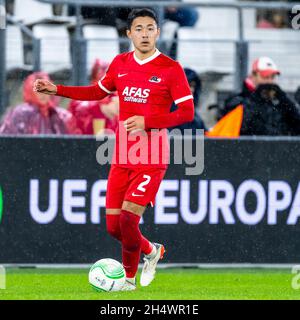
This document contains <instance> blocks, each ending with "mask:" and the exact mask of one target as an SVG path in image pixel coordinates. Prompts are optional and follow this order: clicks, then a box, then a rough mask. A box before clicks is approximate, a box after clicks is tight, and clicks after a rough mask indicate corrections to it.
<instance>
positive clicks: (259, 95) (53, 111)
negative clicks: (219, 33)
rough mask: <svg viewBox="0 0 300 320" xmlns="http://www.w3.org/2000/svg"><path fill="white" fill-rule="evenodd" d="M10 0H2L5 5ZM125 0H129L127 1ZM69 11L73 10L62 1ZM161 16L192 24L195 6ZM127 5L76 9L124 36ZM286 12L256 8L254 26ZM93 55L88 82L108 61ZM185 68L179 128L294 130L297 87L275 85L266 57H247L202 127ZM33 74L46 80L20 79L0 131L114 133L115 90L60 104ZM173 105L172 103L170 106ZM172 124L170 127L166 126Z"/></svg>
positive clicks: (192, 78) (299, 121) (212, 132)
mask: <svg viewBox="0 0 300 320" xmlns="http://www.w3.org/2000/svg"><path fill="white" fill-rule="evenodd" d="M179 1H180V0H179ZM11 2H12V1H8V2H7V5H8V8H9V4H10V3H11ZM128 2H130V0H129V1H128ZM68 10H69V14H70V15H72V14H74V12H75V8H74V7H73V6H72V5H69V6H68ZM162 10H163V12H160V13H162V15H163V18H164V20H172V21H176V22H177V23H178V24H179V25H180V26H190V27H191V26H194V25H195V24H196V22H197V20H198V19H200V18H201V17H199V11H197V10H196V8H194V7H189V6H187V7H185V6H183V7H167V8H165V9H162ZM129 11H130V8H123V7H122V8H117V7H105V8H103V7H85V6H83V7H82V8H81V14H82V16H83V18H84V19H85V20H86V21H89V20H94V21H95V20H96V22H97V23H101V24H107V25H114V26H116V27H117V29H118V31H119V34H120V36H125V35H126V32H125V30H126V19H127V16H128V13H129ZM288 14H289V13H287V12H283V11H278V10H277V11H272V10H271V11H270V10H264V11H262V10H261V11H259V13H258V17H257V27H258V28H284V27H289V26H288V24H287V21H290V19H287V16H288ZM99 58H100V59H97V60H96V61H95V63H94V65H93V67H92V70H91V72H90V80H91V83H92V84H94V83H97V82H98V81H99V79H101V78H102V77H103V76H104V74H105V72H106V70H107V68H108V65H109V63H108V62H106V61H102V60H101V57H99ZM184 70H185V73H186V76H187V79H188V82H189V84H190V87H191V91H192V94H193V96H194V104H195V117H194V120H193V121H192V122H190V123H187V124H184V125H182V126H180V127H179V129H180V130H181V131H182V130H184V129H192V133H193V134H197V133H196V129H203V130H204V131H205V133H206V136H208V137H239V136H240V135H271V136H274V135H300V109H299V108H300V107H299V105H300V87H299V89H298V90H297V91H296V93H295V95H294V96H293V97H291V96H288V95H287V94H286V93H285V92H284V91H283V90H282V89H281V88H280V86H279V85H278V81H277V80H278V77H279V76H280V77H284V74H283V75H281V72H280V70H279V69H278V67H277V65H276V63H275V62H274V61H273V60H272V59H271V58H270V57H258V58H257V59H256V60H255V61H253V62H252V69H251V74H249V76H248V77H247V78H246V79H245V80H244V82H243V88H242V91H241V92H237V93H235V92H234V93H230V94H229V96H228V97H227V98H226V99H225V101H224V103H219V104H218V105H216V106H215V107H216V108H217V123H216V124H215V126H214V127H212V128H207V127H206V126H205V123H204V122H203V120H202V119H201V116H200V113H199V110H200V109H201V105H200V104H201V103H200V100H201V99H200V97H201V94H202V84H201V79H200V77H199V75H198V74H197V73H196V72H195V71H194V70H192V69H189V68H185V69H184ZM37 78H43V79H48V80H50V81H51V79H50V77H49V75H48V74H47V73H45V72H35V73H33V74H31V75H29V76H28V77H27V78H26V79H25V81H24V83H23V102H22V103H21V104H19V105H17V106H12V107H10V108H8V110H7V112H6V113H5V114H4V115H3V117H2V119H1V121H0V134H72V135H74V134H75V135H77V134H80V135H96V134H101V133H108V132H114V131H115V130H116V128H117V126H118V113H119V99H118V95H117V94H116V93H113V94H111V95H109V96H107V97H106V98H105V99H103V100H101V101H70V102H69V105H68V107H67V108H62V107H61V106H60V103H61V101H60V99H59V98H58V97H54V96H48V95H44V94H39V93H37V92H34V91H33V90H32V87H33V82H34V81H35V80H36V79H37ZM170 108H171V109H170V110H171V111H174V110H176V106H175V105H172V106H170ZM170 129H172V128H170Z"/></svg>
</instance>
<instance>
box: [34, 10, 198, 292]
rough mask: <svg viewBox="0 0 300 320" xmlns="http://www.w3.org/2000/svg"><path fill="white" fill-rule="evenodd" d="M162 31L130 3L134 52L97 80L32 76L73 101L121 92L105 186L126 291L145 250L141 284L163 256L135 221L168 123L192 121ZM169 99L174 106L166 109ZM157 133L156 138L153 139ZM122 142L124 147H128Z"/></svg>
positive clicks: (157, 178)
mask: <svg viewBox="0 0 300 320" xmlns="http://www.w3.org/2000/svg"><path fill="white" fill-rule="evenodd" d="M159 34H160V29H159V27H158V20H157V16H156V14H155V12H154V11H152V10H151V9H134V10H132V11H131V13H130V14H129V16H128V30H127V35H128V37H129V38H130V39H131V40H132V42H133V46H134V51H132V52H128V53H122V54H119V55H117V56H116V57H115V58H114V59H113V61H112V62H111V64H110V66H109V68H108V70H107V72H106V74H105V76H104V77H103V78H102V79H101V80H100V81H99V82H98V84H96V85H93V86H80V87H72V86H62V85H54V84H53V83H50V82H49V81H45V80H37V81H36V83H35V85H34V90H35V91H38V92H43V93H46V94H55V95H59V96H63V97H68V98H72V99H77V100H100V99H102V98H104V97H106V96H107V95H109V94H111V93H112V92H114V91H117V92H118V95H119V99H120V122H119V128H118V130H117V132H116V143H115V151H114V159H115V162H114V163H113V164H112V165H111V169H110V172H109V177H108V184H107V193H106V225H107V231H108V233H109V234H110V235H112V236H113V237H114V238H116V239H117V240H119V241H120V242H121V244H122V260H123V266H124V269H125V272H126V283H125V285H124V287H123V288H122V290H124V291H125V290H134V289H136V279H135V277H136V273H137V269H138V263H139V260H140V254H141V252H142V253H143V254H144V255H145V257H144V261H145V262H144V266H143V270H142V274H141V279H140V284H141V285H142V286H148V285H149V284H150V283H151V281H152V280H153V279H154V275H155V269H156V265H157V263H158V261H159V260H160V259H161V258H162V257H163V254H164V251H165V249H164V246H163V245H162V244H158V243H151V242H150V241H149V240H147V239H146V238H145V237H144V236H143V235H142V234H141V232H140V230H139V222H140V219H141V216H142V215H143V213H144V211H145V208H146V206H147V205H149V204H151V205H152V206H153V203H154V199H155V195H156V193H157V191H158V188H159V185H160V183H161V181H162V179H163V177H164V175H165V172H166V169H167V162H166V161H165V160H166V157H165V155H166V154H168V153H169V149H168V139H167V130H166V128H169V127H174V126H177V125H180V124H183V123H186V122H190V121H192V120H193V117H194V104H193V96H192V94H191V91H190V88H189V85H188V82H187V79H186V76H185V74H184V71H183V69H182V67H181V66H180V64H179V63H178V62H176V61H174V60H172V59H171V58H169V57H167V56H165V55H164V54H162V53H161V52H159V50H158V49H157V48H156V41H157V39H158V37H159ZM99 55H101V53H99ZM173 101H174V102H175V104H176V105H177V106H178V108H177V110H176V111H174V112H170V107H171V105H172V102H173ZM152 129H155V130H152ZM141 131H142V132H143V133H145V132H146V134H145V135H139V140H138V142H137V141H134V137H135V135H138V133H140V132H141ZM153 131H154V132H153ZM157 138H159V140H158V141H159V143H151V141H152V142H153V141H154V139H157ZM124 139H125V140H124ZM124 141H125V143H124ZM155 141H157V140H155ZM135 144H139V146H142V147H141V148H142V149H141V150H142V151H141V150H140V152H141V153H142V154H143V155H146V156H145V157H146V159H145V157H144V159H143V160H146V161H139V163H137V162H136V158H135V157H133V154H134V152H131V151H132V149H131V148H134V146H135ZM124 145H127V149H125V151H124V150H123V149H122V147H123V146H124ZM153 147H154V148H155V149H154V150H153ZM151 148H152V149H151ZM128 150H129V151H128ZM160 151H161V153H160ZM124 152H125V154H124ZM157 154H159V155H161V156H159V157H158V161H157V158H156V159H154V160H153V156H154V158H155V156H156V155H157ZM124 157H125V159H124ZM124 160H125V161H124Z"/></svg>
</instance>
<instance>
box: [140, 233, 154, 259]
mask: <svg viewBox="0 0 300 320" xmlns="http://www.w3.org/2000/svg"><path fill="white" fill-rule="evenodd" d="M141 240H142V243H141V249H142V253H143V254H146V255H148V254H150V253H151V252H152V249H153V244H152V243H151V242H150V241H149V240H148V239H146V238H145V237H144V236H143V235H142V239H141Z"/></svg>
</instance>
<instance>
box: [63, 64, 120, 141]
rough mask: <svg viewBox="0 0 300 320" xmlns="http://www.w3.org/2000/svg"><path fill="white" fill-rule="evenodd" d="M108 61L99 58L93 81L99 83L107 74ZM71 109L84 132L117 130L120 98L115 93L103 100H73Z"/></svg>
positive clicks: (94, 68)
mask: <svg viewBox="0 0 300 320" xmlns="http://www.w3.org/2000/svg"><path fill="white" fill-rule="evenodd" d="M108 65H109V64H108V63H106V62H104V61H101V60H99V59H97V60H96V61H95V63H94V65H93V68H92V72H91V83H92V84H94V83H97V82H98V81H99V80H100V79H101V78H102V77H103V76H104V74H105V72H106V70H107V68H108ZM69 111H70V112H71V113H72V114H73V115H74V117H75V118H76V121H77V126H78V128H80V130H81V132H82V134H90V135H93V134H99V133H102V132H103V131H104V130H105V129H106V132H108V130H110V131H111V130H112V131H115V130H116V129H117V126H118V121H119V116H118V115H119V98H118V95H117V94H115V93H113V94H110V95H109V96H107V97H106V98H104V99H102V100H101V101H77V100H72V101H71V102H70V105H69Z"/></svg>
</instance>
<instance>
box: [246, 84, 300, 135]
mask: <svg viewBox="0 0 300 320" xmlns="http://www.w3.org/2000/svg"><path fill="white" fill-rule="evenodd" d="M243 109H244V114H243V122H242V127H241V131H240V134H241V135H300V110H299V109H298V108H297V106H296V105H295V104H294V103H293V102H292V101H291V100H290V99H289V98H288V97H287V95H286V94H285V92H283V91H282V90H281V89H280V87H279V86H278V85H276V84H262V85H259V86H258V87H257V89H256V90H255V91H254V92H253V93H252V94H251V95H250V97H249V98H248V99H246V100H245V101H244V103H243Z"/></svg>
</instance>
